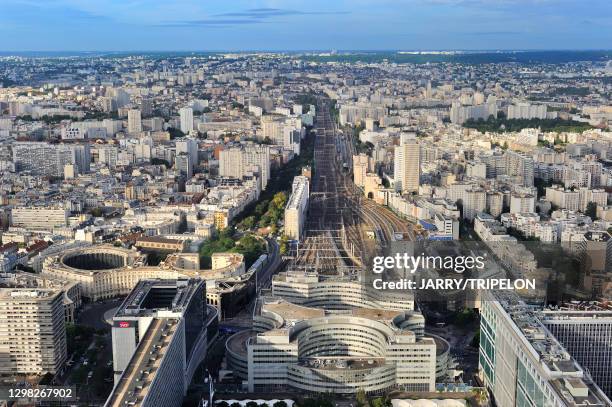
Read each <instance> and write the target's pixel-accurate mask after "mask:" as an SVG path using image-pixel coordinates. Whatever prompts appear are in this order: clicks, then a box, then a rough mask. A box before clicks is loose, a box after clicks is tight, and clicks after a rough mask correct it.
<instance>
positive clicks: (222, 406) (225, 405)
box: [215, 400, 229, 407]
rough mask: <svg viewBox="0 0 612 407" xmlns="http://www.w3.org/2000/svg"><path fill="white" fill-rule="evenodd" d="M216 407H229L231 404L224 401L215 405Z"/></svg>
mask: <svg viewBox="0 0 612 407" xmlns="http://www.w3.org/2000/svg"><path fill="white" fill-rule="evenodd" d="M215 406H216V407H229V403H228V402H227V401H225V400H222V401H220V402H218V403H216V404H215Z"/></svg>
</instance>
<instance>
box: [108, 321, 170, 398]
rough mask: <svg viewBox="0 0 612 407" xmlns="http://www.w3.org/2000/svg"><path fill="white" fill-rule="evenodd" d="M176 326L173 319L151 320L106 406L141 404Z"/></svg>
mask: <svg viewBox="0 0 612 407" xmlns="http://www.w3.org/2000/svg"><path fill="white" fill-rule="evenodd" d="M177 327H178V320H177V319H174V318H169V319H166V318H162V319H160V318H154V319H153V321H152V322H151V325H149V328H148V329H147V332H146V333H145V335H144V337H143V338H142V340H141V341H140V343H139V344H138V347H137V348H136V352H134V355H133V356H132V358H131V359H130V363H129V364H128V366H127V367H126V369H125V370H124V372H123V374H122V375H121V378H120V379H119V382H118V383H117V384H116V385H115V387H114V389H113V391H112V393H111V395H110V396H109V398H108V400H107V402H106V404H105V406H106V407H123V406H126V405H131V406H140V405H142V402H143V401H144V399H145V398H146V396H147V394H148V393H149V391H150V389H151V384H152V383H153V381H154V380H155V377H156V375H157V370H158V369H159V366H160V365H161V361H162V359H163V357H164V354H165V352H166V350H167V348H168V346H169V345H170V342H171V341H172V338H173V336H174V334H175V332H176V328H177Z"/></svg>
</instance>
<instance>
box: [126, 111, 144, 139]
mask: <svg viewBox="0 0 612 407" xmlns="http://www.w3.org/2000/svg"><path fill="white" fill-rule="evenodd" d="M141 131H142V118H141V116H140V110H138V109H130V110H129V111H128V133H130V134H134V133H140V132H141Z"/></svg>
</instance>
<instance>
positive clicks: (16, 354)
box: [0, 288, 67, 375]
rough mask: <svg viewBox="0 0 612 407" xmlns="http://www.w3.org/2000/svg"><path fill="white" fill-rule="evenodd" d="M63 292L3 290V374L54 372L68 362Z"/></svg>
mask: <svg viewBox="0 0 612 407" xmlns="http://www.w3.org/2000/svg"><path fill="white" fill-rule="evenodd" d="M63 300H64V292H63V291H62V290H58V289H41V288H2V289H0V327H1V329H0V373H2V374H10V375H17V374H45V373H51V374H55V373H58V372H60V371H61V370H62V367H63V365H64V363H65V362H66V356H67V350H66V327H65V322H64V303H63Z"/></svg>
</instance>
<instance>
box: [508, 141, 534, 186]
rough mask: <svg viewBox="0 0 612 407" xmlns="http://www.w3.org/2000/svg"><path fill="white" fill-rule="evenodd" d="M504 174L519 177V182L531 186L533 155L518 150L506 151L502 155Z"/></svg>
mask: <svg viewBox="0 0 612 407" xmlns="http://www.w3.org/2000/svg"><path fill="white" fill-rule="evenodd" d="M504 158H505V160H504V161H505V163H504V164H505V168H506V175H510V176H515V177H520V179H521V184H522V185H523V186H525V187H532V186H533V176H534V175H533V171H534V164H533V157H532V156H530V155H528V154H526V153H523V152H518V151H511V150H508V151H506V154H505V155H504Z"/></svg>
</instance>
